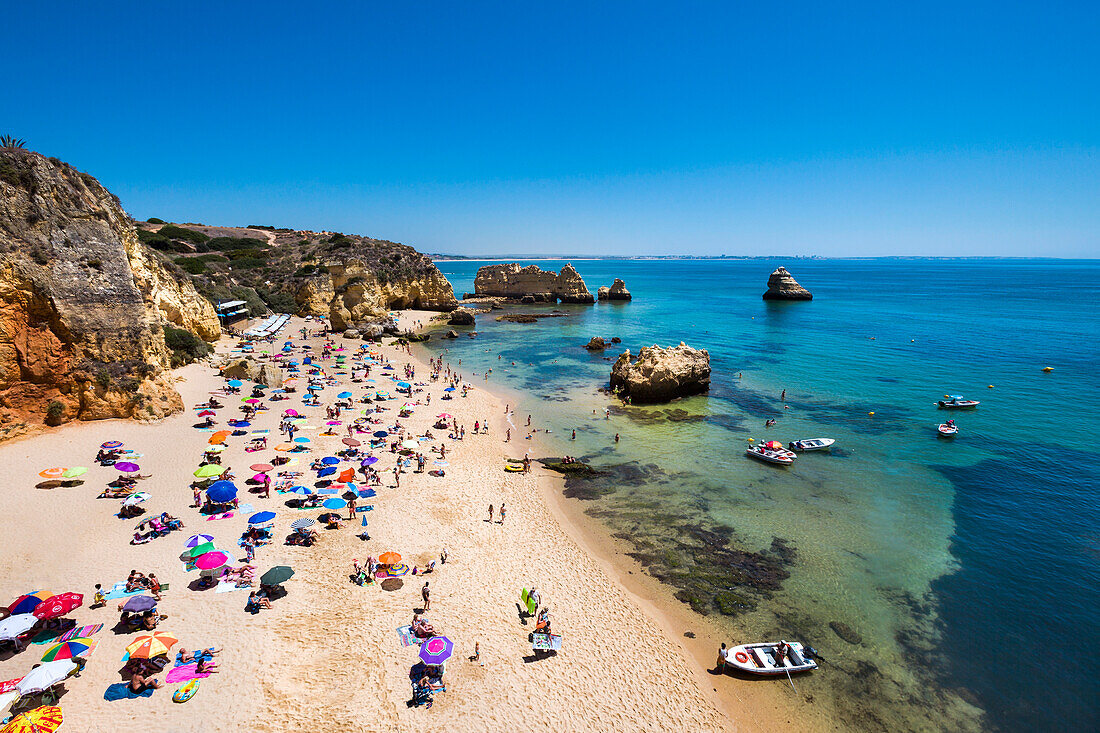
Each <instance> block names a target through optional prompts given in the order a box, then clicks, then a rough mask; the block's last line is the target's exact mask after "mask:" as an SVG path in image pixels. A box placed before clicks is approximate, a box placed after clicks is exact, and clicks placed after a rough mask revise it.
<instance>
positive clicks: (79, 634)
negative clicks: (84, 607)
mask: <svg viewBox="0 0 1100 733" xmlns="http://www.w3.org/2000/svg"><path fill="white" fill-rule="evenodd" d="M102 628H103V624H89V625H88V626H77V627H76V628H75V629H69V630H68V631H66V632H65V633H64V634H62V635H61V638H59V639H58V641H68V640H69V639H83V638H85V637H88V636H91V635H92V634H96V633H99V631H100V630H101V629H102Z"/></svg>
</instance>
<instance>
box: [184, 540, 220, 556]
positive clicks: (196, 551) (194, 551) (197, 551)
mask: <svg viewBox="0 0 1100 733" xmlns="http://www.w3.org/2000/svg"><path fill="white" fill-rule="evenodd" d="M216 549H217V548H216V547H214V543H213V542H204V543H202V544H201V545H198V546H196V547H192V548H191V549H190V550H188V551H187V554H188V555H190V556H191V557H192V558H196V557H198V556H199V555H205V554H206V553H208V552H213V551H214V550H216Z"/></svg>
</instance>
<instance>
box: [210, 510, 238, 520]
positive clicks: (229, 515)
mask: <svg viewBox="0 0 1100 733" xmlns="http://www.w3.org/2000/svg"><path fill="white" fill-rule="evenodd" d="M232 518H233V512H225V513H224V514H211V515H210V516H209V517H207V518H206V521H208V522H214V521H217V520H218V519H232Z"/></svg>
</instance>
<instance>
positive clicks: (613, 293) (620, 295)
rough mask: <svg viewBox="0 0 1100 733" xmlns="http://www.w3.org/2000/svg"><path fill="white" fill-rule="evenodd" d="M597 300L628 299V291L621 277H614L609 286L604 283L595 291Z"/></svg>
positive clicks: (629, 296) (629, 297)
mask: <svg viewBox="0 0 1100 733" xmlns="http://www.w3.org/2000/svg"><path fill="white" fill-rule="evenodd" d="M596 293H597V297H598V298H599V300H630V299H631V297H632V296H631V295H630V291H629V290H627V289H626V283H624V282H623V281H622V279H621V278H615V282H613V283H612V284H611V287H607V286H606V285H605V286H604V287H602V288H600V289H599V290H597V291H596Z"/></svg>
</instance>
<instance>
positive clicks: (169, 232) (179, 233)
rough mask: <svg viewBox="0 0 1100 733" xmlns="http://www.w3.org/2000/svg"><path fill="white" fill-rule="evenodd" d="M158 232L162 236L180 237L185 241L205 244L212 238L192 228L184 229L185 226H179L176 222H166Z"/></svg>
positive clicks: (169, 237)
mask: <svg viewBox="0 0 1100 733" xmlns="http://www.w3.org/2000/svg"><path fill="white" fill-rule="evenodd" d="M157 234H159V235H160V236H162V237H167V238H168V239H180V240H183V241H184V242H191V243H193V244H205V243H206V242H207V241H208V240H209V239H210V237H208V236H206V235H205V234H203V233H202V232H196V231H194V230H192V229H184V228H183V227H178V226H176V225H175V224H165V225H164V226H162V227H161V228H160V231H159V232H157Z"/></svg>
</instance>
